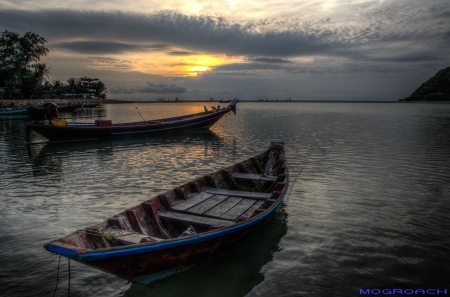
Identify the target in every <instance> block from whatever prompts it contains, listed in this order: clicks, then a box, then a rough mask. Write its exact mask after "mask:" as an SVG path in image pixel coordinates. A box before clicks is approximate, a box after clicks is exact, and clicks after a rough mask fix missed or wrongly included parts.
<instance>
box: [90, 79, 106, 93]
mask: <svg viewBox="0 0 450 297" xmlns="http://www.w3.org/2000/svg"><path fill="white" fill-rule="evenodd" d="M93 89H94V91H95V97H101V96H102V94H104V93H105V91H106V87H105V84H104V83H103V82H102V81H101V80H99V81H97V82H96V83H94V84H93Z"/></svg>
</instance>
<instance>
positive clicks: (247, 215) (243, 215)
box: [241, 200, 264, 218]
mask: <svg viewBox="0 0 450 297" xmlns="http://www.w3.org/2000/svg"><path fill="white" fill-rule="evenodd" d="M263 203H264V201H263V200H259V201H256V202H255V204H253V205H252V206H251V207H250V208H249V209H247V211H246V212H244V213H243V214H242V215H241V217H244V218H245V217H250V216H251V215H252V213H253V212H254V211H255V210H257V209H258V208H260V207H261V205H263Z"/></svg>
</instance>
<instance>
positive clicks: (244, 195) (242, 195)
mask: <svg viewBox="0 0 450 297" xmlns="http://www.w3.org/2000/svg"><path fill="white" fill-rule="evenodd" d="M203 192H206V193H210V194H216V195H225V196H232V197H240V198H247V199H255V200H266V199H269V198H270V197H271V196H272V193H260V192H247V191H236V190H227V189H218V188H204V189H203Z"/></svg>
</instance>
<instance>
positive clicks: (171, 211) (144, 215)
mask: <svg viewBox="0 0 450 297" xmlns="http://www.w3.org/2000/svg"><path fill="white" fill-rule="evenodd" d="M287 175H288V171H287V167H286V161H285V158H284V151H283V149H280V148H279V147H278V148H272V149H269V150H267V151H266V152H264V153H262V154H260V155H257V156H255V157H253V158H250V159H248V160H246V161H243V162H241V163H237V164H235V165H233V166H230V167H227V168H225V169H223V170H220V171H217V172H215V173H212V174H209V175H206V176H203V177H201V178H198V179H196V180H194V181H192V182H189V183H186V184H184V185H181V186H179V187H177V188H175V189H173V190H170V191H167V192H165V193H163V194H160V195H158V196H156V197H153V198H152V199H149V200H147V201H144V202H143V203H141V204H139V205H137V206H135V207H133V208H130V209H128V210H126V211H124V212H121V213H120V214H118V215H115V216H113V217H111V218H109V219H107V220H106V221H104V222H102V223H100V224H97V225H94V226H90V227H87V228H86V229H84V230H79V231H76V232H74V233H72V234H71V235H68V236H66V237H63V238H61V239H58V240H56V241H54V242H52V243H53V244H57V245H61V246H65V247H68V248H71V249H75V250H77V251H78V252H92V251H93V250H104V249H107V250H110V249H117V248H123V247H124V246H126V245H139V244H141V245H142V244H151V243H156V242H160V241H163V240H174V239H178V238H181V237H187V236H195V235H196V234H201V233H205V232H214V231H215V230H219V229H222V228H227V227H229V226H232V225H235V224H239V223H241V222H245V221H248V220H251V219H252V218H254V217H256V216H258V215H260V214H262V213H264V212H265V211H267V210H268V209H270V208H271V207H272V206H274V205H275V204H276V202H277V200H278V199H280V198H282V196H283V195H282V194H283V192H284V190H285V188H286V186H287Z"/></svg>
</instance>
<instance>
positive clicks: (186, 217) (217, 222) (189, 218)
mask: <svg viewBox="0 0 450 297" xmlns="http://www.w3.org/2000/svg"><path fill="white" fill-rule="evenodd" d="M159 216H160V217H161V218H164V219H170V220H174V221H179V222H183V223H188V224H197V225H202V226H231V225H233V224H234V222H232V221H228V220H223V219H215V218H208V217H202V216H196V215H191V214H187V213H179V212H171V211H167V210H162V211H160V212H159Z"/></svg>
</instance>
